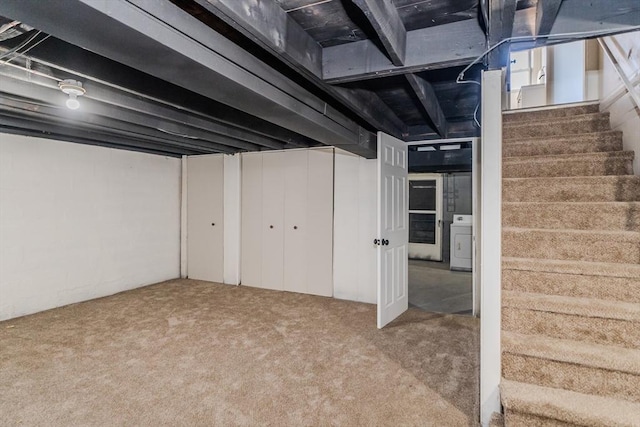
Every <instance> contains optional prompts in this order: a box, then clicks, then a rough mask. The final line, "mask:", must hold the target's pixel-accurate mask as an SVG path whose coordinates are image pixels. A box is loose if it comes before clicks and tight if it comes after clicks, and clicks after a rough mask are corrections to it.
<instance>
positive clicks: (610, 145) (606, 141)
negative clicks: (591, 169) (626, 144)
mask: <svg viewBox="0 0 640 427" xmlns="http://www.w3.org/2000/svg"><path fill="white" fill-rule="evenodd" d="M622 149H623V146H622V132H620V131H603V132H591V133H585V134H574V135H567V136H561V137H557V136H556V137H552V138H532V139H527V140H522V139H520V138H516V139H512V140H510V141H509V140H507V141H505V143H504V144H503V146H502V153H503V155H504V156H505V157H517V156H544V155H554V154H571V153H596V152H607V151H621V150H622Z"/></svg>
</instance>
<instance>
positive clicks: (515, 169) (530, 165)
mask: <svg viewBox="0 0 640 427" xmlns="http://www.w3.org/2000/svg"><path fill="white" fill-rule="evenodd" d="M502 175H503V177H504V178H532V177H562V176H606V175H633V161H632V160H629V159H623V158H608V159H597V160H595V159H592V160H572V161H567V160H558V161H548V162H513V163H511V162H504V163H503V166H502Z"/></svg>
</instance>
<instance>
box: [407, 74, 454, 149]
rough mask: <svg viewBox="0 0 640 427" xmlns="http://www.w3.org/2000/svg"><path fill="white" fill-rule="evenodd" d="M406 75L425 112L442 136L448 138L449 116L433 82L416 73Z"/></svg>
mask: <svg viewBox="0 0 640 427" xmlns="http://www.w3.org/2000/svg"><path fill="white" fill-rule="evenodd" d="M405 77H406V78H407V81H408V82H409V85H410V86H411V88H412V89H413V91H414V92H415V94H416V96H417V97H418V100H419V101H420V104H421V105H422V107H423V109H424V111H425V113H427V115H428V116H429V118H430V119H431V121H432V122H433V125H434V126H435V130H436V131H437V132H438V135H440V136H441V137H442V138H447V137H448V135H447V134H448V123H447V118H446V117H445V115H444V113H443V112H442V108H441V107H440V103H439V102H438V98H437V96H436V93H435V92H434V90H433V87H432V86H431V83H429V82H428V81H426V80H425V79H423V78H421V77H418V76H416V75H415V74H405Z"/></svg>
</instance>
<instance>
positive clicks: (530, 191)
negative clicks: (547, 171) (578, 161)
mask: <svg viewBox="0 0 640 427" xmlns="http://www.w3.org/2000/svg"><path fill="white" fill-rule="evenodd" d="M502 199H503V202H520V201H524V202H556V201H561V202H608V201H620V202H624V201H640V176H634V175H623V176H615V175H605V176H583V177H553V178H545V177H536V178H504V179H503V191H502Z"/></svg>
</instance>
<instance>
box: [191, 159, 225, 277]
mask: <svg viewBox="0 0 640 427" xmlns="http://www.w3.org/2000/svg"><path fill="white" fill-rule="evenodd" d="M223 200H224V159H223V157H222V155H218V154H214V155H205V156H189V157H188V158H187V269H188V276H189V278H191V279H197V280H206V281H209V282H218V283H222V281H223V274H224V255H223V252H224V224H223Z"/></svg>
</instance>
